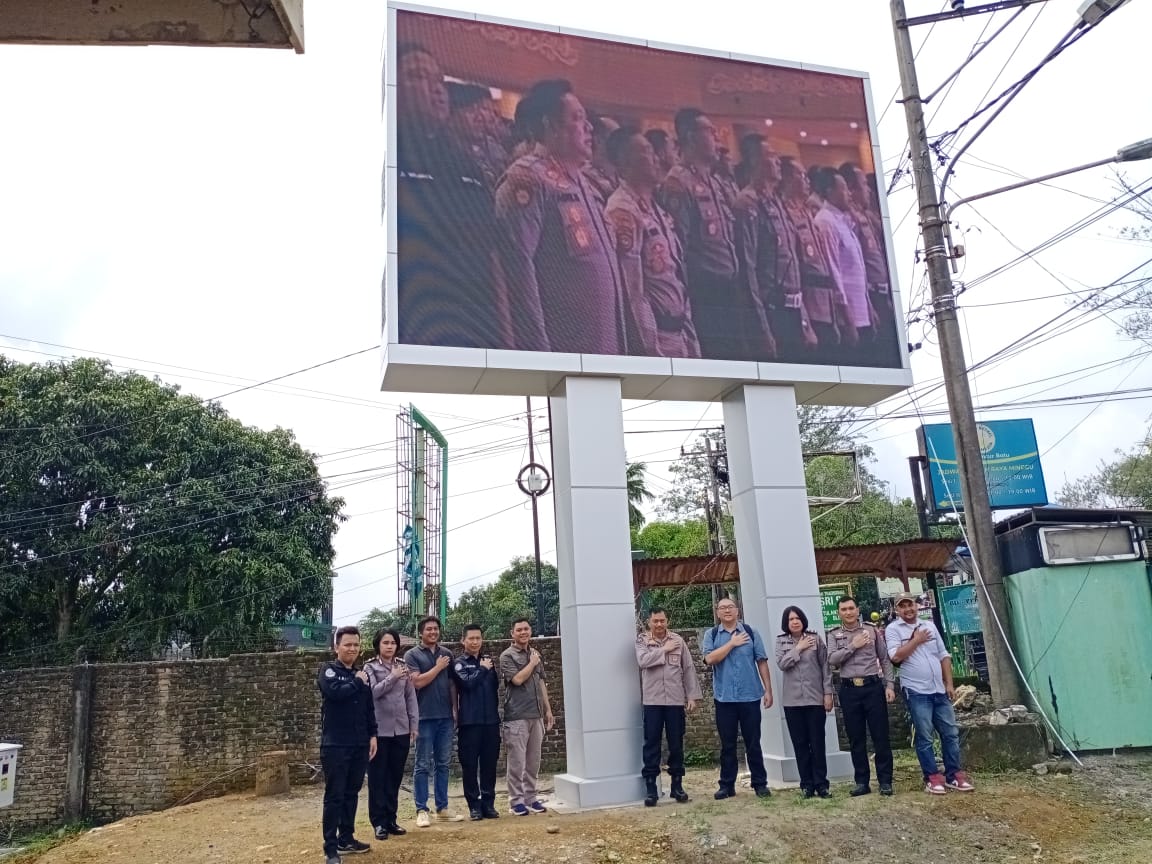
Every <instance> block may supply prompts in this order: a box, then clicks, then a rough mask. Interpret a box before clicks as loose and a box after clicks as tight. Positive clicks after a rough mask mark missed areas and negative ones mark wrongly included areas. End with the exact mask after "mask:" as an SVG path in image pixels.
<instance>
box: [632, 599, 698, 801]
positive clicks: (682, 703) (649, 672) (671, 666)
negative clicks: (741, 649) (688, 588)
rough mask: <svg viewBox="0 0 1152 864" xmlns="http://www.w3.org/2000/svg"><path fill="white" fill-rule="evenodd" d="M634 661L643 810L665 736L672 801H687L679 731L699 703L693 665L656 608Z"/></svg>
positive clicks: (652, 792)
mask: <svg viewBox="0 0 1152 864" xmlns="http://www.w3.org/2000/svg"><path fill="white" fill-rule="evenodd" d="M636 662H637V663H638V664H639V665H640V689H641V695H642V699H643V703H644V769H643V771H642V772H641V773H642V776H643V777H644V788H645V793H644V795H645V797H644V806H645V807H655V806H656V802H657V801H658V800H659V798H660V795H659V793H658V792H657V791H656V778H657V777H659V776H660V739H661V736H662V735H663V734H665V733H666V734H667V736H668V775H669V776H670V777H671V778H672V789H671V794H672V797H673V798H675V799H676V800H677V801H679V802H680V803H684V802H685V801H687V800H688V793H687V792H685V791H684V785H683V781H684V726H685V720H686V717H685V715H686V712H688V711H693V710H695V708H696V701H697V700H698V699H700V698H701V693H700V679H699V678H698V677H697V675H696V664H695V663H694V662H693V661H692V655H691V654H690V653H689V652H688V646H687V644H685V642H684V640H683V639H682V638H680V636H678V635H677V634H675V633H672V632H670V631H669V630H668V613H667V612H666V611H664V610H663V609H661V608H659V607H656V608H654V609H652V610H651V611H650V612H649V613H648V632H647V633H641V634H640V635H639V636H637V637H636Z"/></svg>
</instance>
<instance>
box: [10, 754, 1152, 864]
mask: <svg viewBox="0 0 1152 864" xmlns="http://www.w3.org/2000/svg"><path fill="white" fill-rule="evenodd" d="M897 769H898V771H897V794H896V796H895V797H894V798H890V799H889V798H881V797H880V796H879V795H876V794H873V795H871V796H868V797H865V798H860V799H849V798H848V796H847V787H845V786H838V787H835V788H834V789H833V792H834V798H833V799H832V800H830V801H820V800H811V801H804V800H801V799H800V798H799V797H798V795H797V794H796V793H795V792H792V791H780V792H777V793H776V794H775V795H773V797H772V798H771V799H766V800H760V799H757V798H756V797H754V796H753V795H752V794H751V791H750V790H748V789H741V790H740V794H739V795H737V797H736V798H734V799H731V800H728V801H723V802H717V801H713V800H712V795H711V793H712V791H713V789H714V788H715V784H714V780H715V773H714V772H713V771H711V770H708V771H697V772H694V773H693V774H691V775H690V776H689V778H688V780H687V782H686V784H685V785H686V786H687V788H688V791H689V792H690V793H691V794H692V798H693V801H692V802H691V803H689V804H683V805H678V804H675V803H672V802H669V801H667V799H665V800H664V801H662V802H661V804H660V806H659V807H656V808H654V809H646V808H643V807H637V808H628V809H622V810H614V811H601V812H595V813H581V814H571V815H560V814H556V813H550V814H548V815H546V816H544V815H541V816H528V817H520V818H517V817H513V816H511V815H504V816H502V817H501V819H500V820H499V821H491V822H480V823H470V822H463V823H459V824H454V825H434V826H433V827H432V828H428V829H424V830H417V829H415V827H413V825H412V820H413V818H414V815H415V814H414V812H413V811H412V810H411V804H410V803H408V805H407V807H408V813H407V815H408V817H409V822H408V823H407V825H408V827H409V828H410V832H409V834H408V835H407V836H406V837H400V838H393V839H391V840H388V841H387V842H386V843H375V842H373V844H372V845H373V849H372V852H371V853H369V854H367V855H363V856H357V857H355V858H352V859H350V860H351V861H363V862H365V864H368V862H373V861H378V862H384V861H387V862H390V864H425V862H428V864H432V862H436V864H552V862H558V864H615V862H629V864H673V862H677V864H679V862H684V864H704V862H708V864H801V862H803V864H849V862H853V864H855V862H859V861H860V860H861V859H862V858H865V859H867V860H869V861H871V862H880V864H925V862H949V864H952V862H989V864H991V862H997V864H1001V862H1013V861H1015V862H1021V864H1024V862H1031V861H1035V862H1046V864H1117V862H1133V864H1137V862H1145V861H1152V754H1135V755H1126V756H1122V757H1120V758H1115V759H1114V758H1111V757H1093V758H1091V759H1089V760H1087V769H1086V770H1084V771H1076V772H1074V773H1072V774H1055V773H1053V774H1049V775H1047V776H1042V777H1041V776H1035V775H1033V774H1004V775H996V776H987V775H985V776H980V777H977V778H976V782H977V783H978V784H979V789H978V791H977V792H976V793H974V794H971V795H960V794H950V795H948V796H947V797H941V798H936V797H932V796H929V795H925V794H924V793H923V792H921V791H919V775H918V772H917V769H916V768H915V762H914V760H913V759H912V758H911V756H910V754H900V756H899V757H898V765H897ZM454 791H458V790H454ZM320 798H321V790H320V789H319V788H318V787H307V788H303V789H300V790H298V791H295V792H293V793H292V794H290V795H287V796H283V797H279V798H253V797H249V796H236V795H233V796H228V797H224V798H216V799H213V800H209V801H203V802H199V803H196V804H191V805H188V806H185V807H179V808H174V809H172V810H168V811H165V812H163V813H156V814H151V815H148V816H139V817H133V818H130V819H125V820H123V821H121V822H118V823H115V824H113V825H108V826H105V827H103V828H99V829H96V830H94V831H91V832H88V833H86V834H83V835H81V836H79V837H77V838H75V839H73V840H70V841H68V842H66V843H64V844H63V845H61V846H58V847H57V848H55V849H52V850H50V851H48V852H45V853H42V854H40V855H37V856H32V857H27V856H25V857H24V858H23V859H20V858H18V859H16V860H17V861H20V862H21V864H30V862H32V861H35V862H36V864H231V862H256V864H294V862H320V861H322V860H323V857H322V855H321V854H320V844H319V839H320V838H319V812H320ZM409 802H410V799H409ZM460 803H462V802H459V801H457V800H454V801H453V806H459V804H460ZM497 803H498V804H500V803H501V802H499V801H498V802H497ZM364 810H365V807H364V806H363V802H362V806H361V808H360V813H361V814H363V813H364ZM361 818H362V819H363V815H362V816H361ZM359 833H360V836H361V838H362V839H364V840H370V838H371V832H370V829H369V827H368V825H367V823H366V822H365V823H364V824H363V828H362V830H361V831H360V832H359Z"/></svg>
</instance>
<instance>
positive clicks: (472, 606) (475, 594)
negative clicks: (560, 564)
mask: <svg viewBox="0 0 1152 864" xmlns="http://www.w3.org/2000/svg"><path fill="white" fill-rule="evenodd" d="M540 576H541V583H542V584H543V587H544V616H545V618H546V619H547V620H546V621H545V622H544V624H543V626H541V624H540V622H539V621H537V620H536V559H535V558H532V557H530V556H527V555H526V556H523V557H517V558H513V559H512V561H511V562H510V563H509V565H508V569H507V570H505V571H504V572H503V573H501V574H500V575H499V576H498V577H496V581H495V582H492V583H490V584H488V585H480V586H478V587H476V588H471V589H469V590H468V591H465V592H464V593H463V594H461V595H460V598H459V599H458V600H457V601H456V602H455V603H454V604H453V605H452V606H451V607H450V608H449V609H448V620H447V621H445V622H444V630H445V633H446V635H447V636H448V638H451V639H459V638H460V633H461V631H463V629H464V625H465V624H479V625H480V626H481V627H483V628H484V632H485V634H486V636H487V637H488V638H489V639H504V638H507V636H508V634H509V633H510V632H511V630H512V622H513V621H514V620H516V619H517V618H520V617H521V616H525V617H527V618H529V619H531V620H532V629H533V632H534V633H536V634H537V635H541V636H554V635H556V627H557V623H558V622H559V620H560V579H559V576H558V574H557V572H556V568H555V567H554V566H553V565H552V564H549V563H547V562H543V563H542V564H541V567H540Z"/></svg>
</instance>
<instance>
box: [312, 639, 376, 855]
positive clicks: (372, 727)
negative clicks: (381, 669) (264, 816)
mask: <svg viewBox="0 0 1152 864" xmlns="http://www.w3.org/2000/svg"><path fill="white" fill-rule="evenodd" d="M335 644H336V659H335V660H329V661H328V662H327V663H325V664H324V665H323V666H321V667H320V674H319V675H318V676H317V680H316V683H317V685H318V686H319V687H320V695H321V697H322V698H323V704H322V706H321V709H320V716H321V721H320V722H321V737H320V764H321V765H322V766H323V768H324V816H323V827H324V857H325V858H326V859H327V864H340V853H344V854H345V855H354V854H357V853H360V852H367V851H368V850H369V848H370V847H369V846H368V844H367V843H361V842H360V841H359V840H357V839H356V838H355V837H353V836H352V830H353V828H354V826H355V825H356V802H357V800H358V799H359V797H360V787H361V786H362V785H363V783H364V773H365V772H366V771H367V770H368V763H369V762H370V761H371V760H372V759H373V758H375V756H376V710H375V707H374V706H373V704H372V691H371V690H370V689H369V687H368V675H367V673H366V672H365V671H364V670H363V669H361V670H359V671H357V670H356V669H355V665H356V660H357V658H359V656H360V631H359V630H357V629H356V628H355V627H341V628H340V629H339V630H337V631H336V640H335Z"/></svg>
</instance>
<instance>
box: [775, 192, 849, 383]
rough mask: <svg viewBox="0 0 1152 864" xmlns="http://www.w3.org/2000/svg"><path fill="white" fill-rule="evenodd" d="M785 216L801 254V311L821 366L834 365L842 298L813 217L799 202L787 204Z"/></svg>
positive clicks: (787, 202) (803, 203)
mask: <svg viewBox="0 0 1152 864" xmlns="http://www.w3.org/2000/svg"><path fill="white" fill-rule="evenodd" d="M784 209H785V212H786V213H787V214H788V217H789V219H790V221H791V222H792V227H793V228H794V229H795V230H796V240H797V248H798V249H799V252H800V287H801V290H802V291H803V294H804V309H805V311H806V312H807V313H808V323H809V326H810V327H811V328H812V330H813V332H814V333H815V334H816V341H817V344H818V347H819V351H820V353H819V356H818V359H819V361H820V362H822V363H828V362H833V361H835V359H836V356H835V355H834V354H833V353H830V352H833V351H835V350H836V347H837V344H838V342H839V335H838V333H837V330H836V307H837V305H843V303H844V300H843V296H842V295H841V294H840V288H839V286H838V285H837V284H836V279H835V278H834V277H833V275H832V268H831V267H830V266H829V264H828V252H827V250H826V249H825V248H824V246H823V242H824V241H823V238H822V237H821V236H820V234H819V233H818V232H817V231H816V226H815V225H814V224H813V223H812V213H811V212H810V211H809V210H808V207H807V205H806V203H805V202H804V201H802V200H792V201H786V202H785V203H784Z"/></svg>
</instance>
